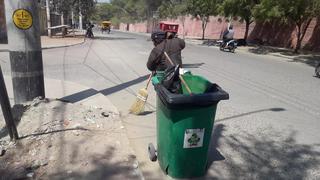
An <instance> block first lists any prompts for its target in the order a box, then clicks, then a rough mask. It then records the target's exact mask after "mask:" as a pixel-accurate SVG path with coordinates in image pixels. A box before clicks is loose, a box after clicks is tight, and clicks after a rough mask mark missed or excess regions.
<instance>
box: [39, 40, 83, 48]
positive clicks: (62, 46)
mask: <svg viewBox="0 0 320 180" xmlns="http://www.w3.org/2000/svg"><path fill="white" fill-rule="evenodd" d="M86 41H87V38H83V41H82V42H79V43H75V44H70V45H61V46H52V47H42V48H41V49H42V50H47V49H57V48H64V47H72V46H77V45H81V44H84V43H85V42H86Z"/></svg>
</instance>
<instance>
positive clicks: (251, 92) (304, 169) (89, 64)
mask: <svg viewBox="0 0 320 180" xmlns="http://www.w3.org/2000/svg"><path fill="white" fill-rule="evenodd" d="M151 49H152V43H151V42H150V41H148V37H147V36H144V35H137V34H127V33H121V32H112V33H111V34H109V35H98V36H97V38H96V39H94V40H88V41H87V42H86V43H85V44H83V45H79V46H73V47H68V48H58V49H50V50H44V51H43V57H44V68H45V76H46V77H48V78H53V79H59V80H66V81H72V82H76V83H80V84H82V85H85V86H87V87H90V88H93V89H95V90H98V91H100V93H102V94H104V95H105V96H107V97H108V98H109V99H110V100H111V102H112V103H113V104H114V105H115V106H116V107H117V108H118V109H119V111H120V112H121V114H122V119H123V122H124V123H125V125H126V129H127V132H128V137H129V139H130V141H131V144H132V146H133V148H134V149H135V151H136V153H137V157H138V160H139V161H140V167H141V169H142V171H143V173H144V175H145V177H146V179H163V178H164V176H163V175H162V173H161V171H160V170H159V167H158V165H157V163H151V162H149V161H148V157H147V153H146V147H147V144H148V142H153V143H156V142H155V141H156V132H155V128H156V125H155V113H154V111H155V92H154V91H153V88H149V94H150V96H149V99H148V105H147V110H148V111H149V113H148V114H146V115H145V116H139V117H136V116H132V115H130V114H128V109H129V107H130V106H131V104H132V103H133V102H134V99H135V95H136V93H137V91H138V89H140V88H142V87H143V86H144V84H145V80H146V78H147V75H148V74H149V72H148V70H147V69H146V66H145V64H146V61H147V58H148V55H149V52H150V51H151ZM0 62H1V64H2V68H3V69H4V72H5V73H9V71H10V68H9V63H8V54H7V53H0ZM183 63H184V64H185V67H186V68H188V69H190V70H191V71H192V72H193V73H194V74H199V75H202V76H204V77H206V78H207V79H209V80H210V81H212V82H214V83H217V84H219V85H220V86H221V87H222V88H223V89H224V90H226V91H227V92H228V93H229V94H230V100H228V101H223V102H221V103H220V104H219V107H218V110H217V115H216V121H215V128H214V133H213V140H212V147H211V150H210V155H209V162H210V164H209V165H210V166H209V167H210V168H209V171H208V174H207V176H206V178H207V179H320V147H319V146H320V135H319V129H320V122H319V121H320V96H319V93H320V79H318V78H315V77H313V71H314V69H313V67H312V66H309V65H307V64H305V63H301V62H299V63H298V62H294V61H292V60H288V59H284V58H279V57H273V56H269V55H255V54H250V53H245V52H241V50H239V51H236V53H234V54H233V53H228V52H221V51H219V50H218V49H217V48H213V47H205V46H199V45H193V44H187V47H186V49H185V50H184V51H183ZM88 96H89V95H88V94H86V93H80V94H77V98H75V99H77V100H79V99H80V100H81V99H84V98H87V97H88Z"/></svg>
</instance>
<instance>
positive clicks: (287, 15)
mask: <svg viewBox="0 0 320 180" xmlns="http://www.w3.org/2000/svg"><path fill="white" fill-rule="evenodd" d="M319 4H320V2H319V0H281V1H278V0H261V3H260V4H259V5H258V6H256V7H255V9H254V14H255V16H256V17H257V18H258V19H260V20H273V19H279V20H281V21H283V22H292V23H295V24H300V25H301V24H302V23H303V22H305V21H306V20H308V19H310V18H313V17H316V16H317V15H318V14H319V9H320V5H319Z"/></svg>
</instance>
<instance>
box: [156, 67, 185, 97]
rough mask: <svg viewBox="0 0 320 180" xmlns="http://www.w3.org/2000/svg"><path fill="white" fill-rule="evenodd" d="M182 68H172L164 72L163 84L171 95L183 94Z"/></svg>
mask: <svg viewBox="0 0 320 180" xmlns="http://www.w3.org/2000/svg"><path fill="white" fill-rule="evenodd" d="M179 69H180V66H179V65H177V66H171V67H169V68H167V69H166V70H165V71H164V79H163V80H162V82H161V84H162V85H163V86H164V87H165V88H166V89H167V90H168V91H170V92H171V93H174V94H181V92H182V90H181V81H180V78H179Z"/></svg>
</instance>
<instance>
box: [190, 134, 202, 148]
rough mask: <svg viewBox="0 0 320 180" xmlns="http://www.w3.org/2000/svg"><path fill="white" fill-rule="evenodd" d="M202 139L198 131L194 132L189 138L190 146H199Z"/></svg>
mask: <svg viewBox="0 0 320 180" xmlns="http://www.w3.org/2000/svg"><path fill="white" fill-rule="evenodd" d="M199 141H200V138H199V136H198V135H197V134H196V133H193V134H192V136H191V137H190V138H189V139H188V143H189V144H190V146H197V145H198V143H199Z"/></svg>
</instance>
